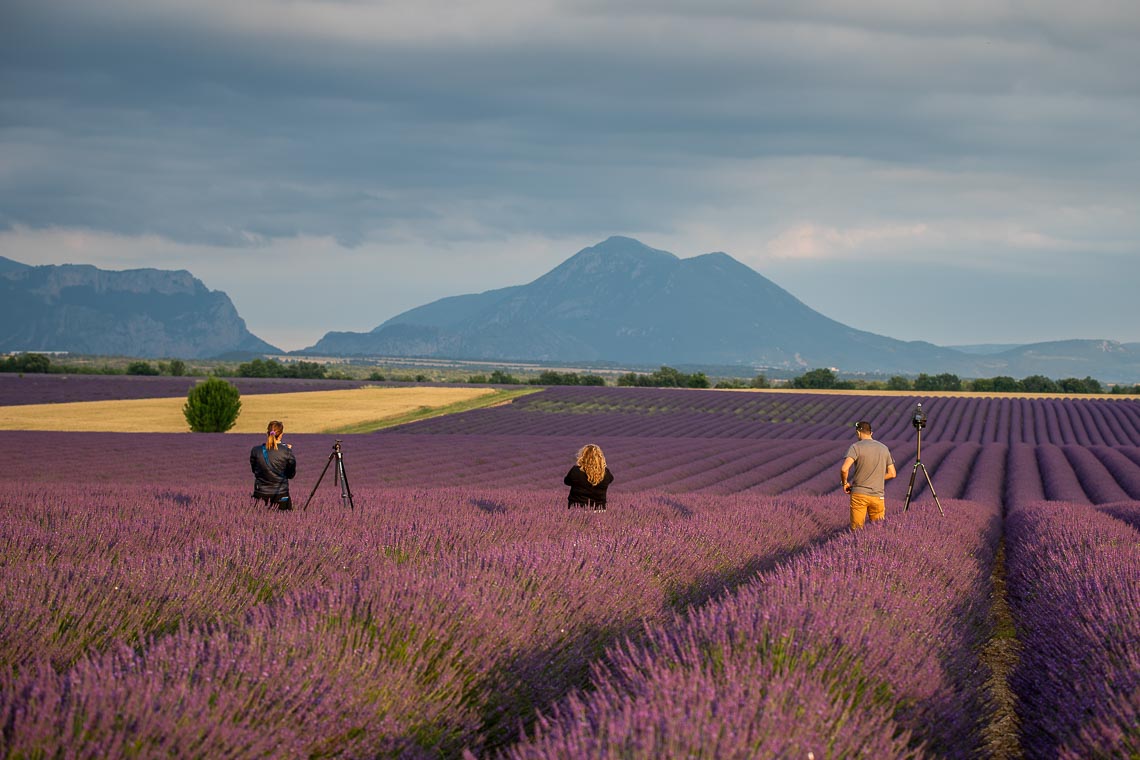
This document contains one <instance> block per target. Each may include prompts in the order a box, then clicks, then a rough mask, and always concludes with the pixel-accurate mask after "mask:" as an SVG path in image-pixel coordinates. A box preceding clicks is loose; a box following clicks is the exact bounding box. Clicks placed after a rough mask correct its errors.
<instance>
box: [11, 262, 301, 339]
mask: <svg viewBox="0 0 1140 760" xmlns="http://www.w3.org/2000/svg"><path fill="white" fill-rule="evenodd" d="M0 351H70V352H72V353H81V354H105V355H115V356H145V357H158V356H172V357H180V358H185V359H202V358H208V357H214V356H217V355H219V354H224V353H232V352H239V353H243V354H265V353H280V349H278V348H276V347H274V346H271V345H270V344H268V343H266V342H265V341H263V340H261V339H260V338H258V337H257V336H256V335H253V334H252V333H251V332H249V330H247V329H246V326H245V321H244V320H243V319H242V318H241V317H240V316H238V313H237V309H235V308H234V305H233V303H232V302H231V301H230V299H229V296H227V295H226V294H225V293H223V292H221V291H216V290H209V289H207V288H206V286H205V285H203V284H202V282H201V281H200V280H197V279H195V278H194V277H193V276H192V275H191V274H190V273H189V272H186V271H183V270H180V271H168V270H159V269H130V270H126V271H108V270H103V269H97V268H96V267H93V266H89V265H79V264H63V265H59V266H34V267H33V266H28V265H27V264H21V263H19V262H16V261H12V260H11V259H7V258H4V257H2V256H0Z"/></svg>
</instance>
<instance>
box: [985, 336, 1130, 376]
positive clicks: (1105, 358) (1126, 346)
mask: <svg viewBox="0 0 1140 760" xmlns="http://www.w3.org/2000/svg"><path fill="white" fill-rule="evenodd" d="M975 359H976V360H977V363H978V365H979V367H978V375H977V376H978V377H994V376H997V375H1008V376H1010V377H1017V378H1021V377H1027V376H1029V375H1044V376H1046V377H1052V378H1061V377H1095V378H1097V379H1098V380H1104V381H1106V382H1111V383H1118V382H1123V383H1136V382H1140V343H1118V342H1116V341H1112V340H1059V341H1050V342H1047V343H1031V344H1029V345H1027V346H1018V347H1016V348H1013V349H1010V350H1008V351H1002V352H999V353H996V354H990V355H987V356H977V357H975Z"/></svg>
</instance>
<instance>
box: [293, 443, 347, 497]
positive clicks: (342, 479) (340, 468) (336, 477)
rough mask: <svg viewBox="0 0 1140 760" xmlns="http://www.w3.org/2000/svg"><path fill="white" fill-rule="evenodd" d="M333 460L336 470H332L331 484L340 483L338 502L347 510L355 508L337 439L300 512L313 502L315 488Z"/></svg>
mask: <svg viewBox="0 0 1140 760" xmlns="http://www.w3.org/2000/svg"><path fill="white" fill-rule="evenodd" d="M333 460H336V469H335V470H333V482H334V483H335V482H339V483H340V502H341V504H343V505H344V506H346V507H348V508H349V509H355V508H356V506H355V504H353V502H352V489H351V488H349V487H348V473H347V472H345V471H344V453H343V452H342V451H341V450H340V439H339V438H338V439H337V442H336V443H334V444H333V450H332V453H331V454H329V459H328V461H327V462H325V469H323V470H321V476H320V477H319V478H317V483H316V485H314V486H313V490H312V491H310V492H309V498H308V499H305V506H303V507H302V508H301V509H302V510H306V509H308V508H309V502H310V501H312V500H313V494H315V493H316V492H317V486H319V485H320V484H321V481H322V480H324V478H325V473H326V472H328V471H329V465H330V464H332V463H333Z"/></svg>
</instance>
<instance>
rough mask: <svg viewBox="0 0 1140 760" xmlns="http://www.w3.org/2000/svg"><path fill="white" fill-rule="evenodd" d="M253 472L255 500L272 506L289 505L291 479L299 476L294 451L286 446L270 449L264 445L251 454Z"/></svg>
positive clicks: (255, 447) (257, 447)
mask: <svg viewBox="0 0 1140 760" xmlns="http://www.w3.org/2000/svg"><path fill="white" fill-rule="evenodd" d="M249 467H250V469H251V470H253V498H255V499H261V500H262V501H266V502H269V503H270V504H281V503H282V502H284V503H285V504H288V503H289V478H291V477H293V476H294V475H296V474H297V460H296V459H295V458H294V457H293V450H292V449H290V448H289V447H288V446H286V445H285V444H281V445H280V446H278V447H277V448H275V449H270V448H267V447H266V446H265V444H262V445H260V446H254V447H253V448H252V449H251V450H250V452H249Z"/></svg>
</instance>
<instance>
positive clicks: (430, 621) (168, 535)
mask: <svg viewBox="0 0 1140 760" xmlns="http://www.w3.org/2000/svg"><path fill="white" fill-rule="evenodd" d="M356 497H357V509H356V510H354V511H345V510H344V509H343V508H342V507H341V506H340V504H339V499H337V498H335V496H333V497H330V498H328V499H323V500H322V499H318V500H317V502H315V503H314V505H313V507H312V508H311V510H310V511H307V512H295V513H292V514H274V513H266V512H264V511H261V510H260V509H255V508H252V507H251V506H250V505H249V503H248V500H247V499H246V498H245V494H244V492H241V491H235V490H232V489H222V488H212V487H206V486H183V487H178V488H161V487H126V486H112V485H94V486H92V485H87V484H81V485H79V486H73V485H63V484H46V485H44V484H37V485H36V486H34V487H21V486H17V485H13V484H11V483H8V484H6V485H4V486H0V536H2V537H3V538H2V543H0V596H2V598H3V599H4V600H5V615H4V617H3V619H2V620H0V726H4V727H5V728H3V729H2V730H3V734H2V739H3V744H4V747H5V750H6V752H5V754H14V755H19V754H20V753H24V754H27V755H34V754H37V753H42V754H44V755H48V756H54V755H56V754H59V753H62V754H65V755H66V754H67V752H69V751H71V750H69V749H68V748H76V747H82V748H83V752H84V753H86V754H85V756H92V757H95V756H112V755H116V754H123V752H125V751H133V752H136V753H141V754H174V755H178V756H183V755H202V756H218V755H225V756H230V757H246V756H260V755H264V754H266V753H268V754H273V755H276V756H291V755H312V754H329V755H333V754H343V755H347V756H362V755H375V754H399V755H408V756H416V753H426V754H432V755H438V754H451V755H454V754H455V753H456V752H458V750H459V749H460V748H461V747H462V746H470V747H476V748H478V747H480V746H482V744H483V743H484V742H488V741H491V742H503V741H506V740H507V739H509V738H510V736H511V734H512V733H513V732H514V731H516V730H517V726H518V725H519V724H520V723H522V722H525V721H529V720H531V719H532V717H533V710H534V707H535V706H536V705H544V704H548V703H550V702H552V701H554V700H556V699H558V698H561V697H562V696H564V695H565V694H566V693H568V692H569V691H570V690H571V689H573V688H575V687H577V686H581V685H583V684H584V683H585V682H586V679H587V678H588V674H589V668H590V665H591V662H592V660H593V659H594V657H596V655H597V654H598V653H599V652H601V651H603V650H604V648H605V647H606V646H609V645H611V644H613V643H614V642H615V641H616V640H617V639H618V638H619V637H621V636H632V635H636V633H637V631H639V630H640V626H641V621H643V620H654V619H661V618H663V617H664V616H667V615H668V614H670V612H671V611H673V610H677V609H685V608H688V607H691V606H693V605H697V604H701V603H703V602H705V601H707V600H708V599H711V598H713V597H714V596H717V595H719V594H721V593H723V592H724V591H725V590H726V589H731V588H733V587H735V586H737V585H739V584H741V583H744V582H746V581H747V580H748V579H749V578H751V577H752V576H753V575H754V574H755V573H757V572H761V571H764V570H767V569H770V568H771V567H773V566H775V565H776V563H777V562H779V561H781V560H783V559H786V558H787V557H788V556H791V555H793V554H795V553H797V552H799V551H802V550H803V549H804V547H805V546H807V545H809V544H811V543H813V542H816V541H819V540H823V539H824V538H826V537H827V536H829V535H832V534H834V533H836V532H838V531H841V530H842V528H843V525H844V524H845V522H846V515H845V510H844V509H842V508H841V507H842V505H839V506H837V505H836V504H835V503H834V502H833V501H831V500H827V499H811V498H804V499H771V498H766V497H759V496H748V495H740V496H732V497H715V496H709V495H699V494H677V495H654V494H645V495H638V496H627V497H624V498H622V499H618V500H616V503H615V505H614V507H613V508H611V510H610V511H608V512H606V513H599V514H594V513H589V512H580V511H570V510H567V509H566V508H565V506H564V502H558V503H553V504H552V503H550V502H549V501H547V500H546V499H545V495H544V494H541V493H537V494H536V493H535V492H531V491H522V490H512V489H499V490H490V491H485V490H483V489H473V488H460V489H447V488H435V489H430V490H427V489H369V488H361V489H357V492H356ZM742 525H745V526H748V529H747V530H742V529H741V526H742ZM207 726H208V727H209V728H208V730H203V729H204V727H207ZM267 742H268V743H267ZM124 748H126V749H124ZM132 748H133V749H132Z"/></svg>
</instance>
